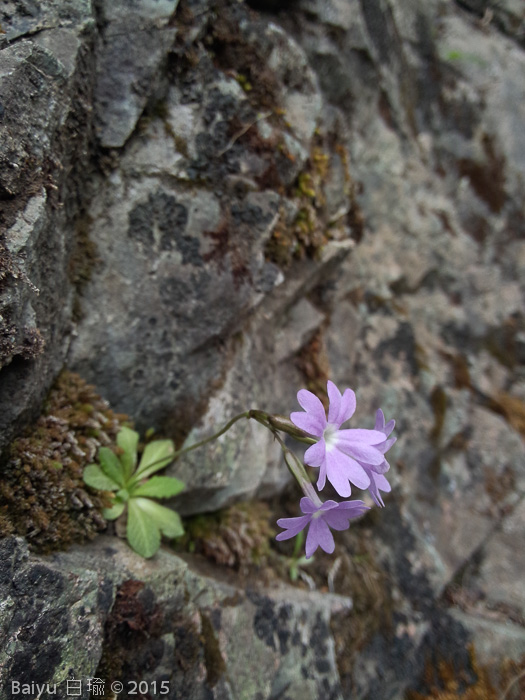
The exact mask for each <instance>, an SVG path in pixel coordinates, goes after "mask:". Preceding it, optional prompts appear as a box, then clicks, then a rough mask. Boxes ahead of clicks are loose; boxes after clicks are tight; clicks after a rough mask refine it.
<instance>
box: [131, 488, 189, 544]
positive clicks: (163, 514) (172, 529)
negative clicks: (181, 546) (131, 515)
mask: <svg viewBox="0 0 525 700" xmlns="http://www.w3.org/2000/svg"><path fill="white" fill-rule="evenodd" d="M130 503H135V504H136V505H137V506H138V508H139V509H140V510H141V511H142V512H143V513H145V514H146V515H147V516H148V517H149V518H150V520H151V522H154V523H155V525H156V526H157V527H158V528H159V530H160V531H161V532H162V533H163V534H164V535H166V537H180V536H181V535H183V534H184V528H183V527H182V522H181V519H180V515H179V514H178V513H176V512H175V511H174V510H171V509H170V508H165V507H164V506H161V505H159V504H158V503H155V501H150V499H149V498H132V499H130Z"/></svg>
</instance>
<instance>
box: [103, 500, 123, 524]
mask: <svg viewBox="0 0 525 700" xmlns="http://www.w3.org/2000/svg"><path fill="white" fill-rule="evenodd" d="M125 507H126V504H125V503H124V502H123V501H118V500H117V501H115V503H114V504H113V505H112V506H111V508H104V510H103V511H102V515H103V516H104V517H105V518H106V520H116V519H117V518H120V516H121V515H122V513H123V512H124V508H125Z"/></svg>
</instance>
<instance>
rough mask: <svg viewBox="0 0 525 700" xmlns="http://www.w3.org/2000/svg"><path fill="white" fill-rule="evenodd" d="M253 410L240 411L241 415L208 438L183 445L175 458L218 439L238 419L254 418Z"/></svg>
mask: <svg viewBox="0 0 525 700" xmlns="http://www.w3.org/2000/svg"><path fill="white" fill-rule="evenodd" d="M250 413H251V411H245V412H244V413H239V415H237V416H234V417H233V418H232V419H231V420H230V421H228V422H227V423H226V425H225V426H224V427H223V428H221V430H219V432H218V433H214V434H213V435H210V436H209V437H207V438H204V440H199V442H195V443H193V445H190V446H189V447H181V448H180V450H177V451H176V452H174V453H173V459H175V458H176V457H179V456H180V455H183V454H186V452H191V451H192V450H196V449H197V447H202V445H206V444H207V443H208V442H211V441H212V440H216V439H217V438H218V437H220V436H221V435H223V434H224V433H225V432H227V431H228V430H229V429H230V428H231V427H232V425H233V424H234V423H236V422H237V421H238V420H240V419H241V418H252V416H251V415H250Z"/></svg>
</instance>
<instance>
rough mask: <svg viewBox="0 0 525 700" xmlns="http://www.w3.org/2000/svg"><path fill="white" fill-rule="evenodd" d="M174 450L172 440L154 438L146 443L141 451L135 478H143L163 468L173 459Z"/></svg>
mask: <svg viewBox="0 0 525 700" xmlns="http://www.w3.org/2000/svg"><path fill="white" fill-rule="evenodd" d="M174 452H175V447H174V445H173V440H154V441H153V442H150V443H148V444H147V445H146V447H145V448H144V452H143V453H142V459H141V460H140V464H139V468H138V469H137V471H136V473H135V479H138V478H140V479H144V478H146V477H147V476H149V475H150V474H154V473H155V472H158V471H159V469H164V467H166V466H167V465H168V464H169V463H170V462H171V460H172V459H173V454H174Z"/></svg>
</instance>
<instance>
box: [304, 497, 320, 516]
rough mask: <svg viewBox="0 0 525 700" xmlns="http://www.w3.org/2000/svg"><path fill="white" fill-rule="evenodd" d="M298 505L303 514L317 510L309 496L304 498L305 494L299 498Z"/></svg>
mask: <svg viewBox="0 0 525 700" xmlns="http://www.w3.org/2000/svg"><path fill="white" fill-rule="evenodd" d="M299 507H300V508H301V510H302V512H303V513H305V514H310V513H317V511H318V510H319V507H318V506H316V505H315V503H314V502H313V501H312V500H311V499H310V498H306V496H305V497H304V498H301V500H300V502H299Z"/></svg>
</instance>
